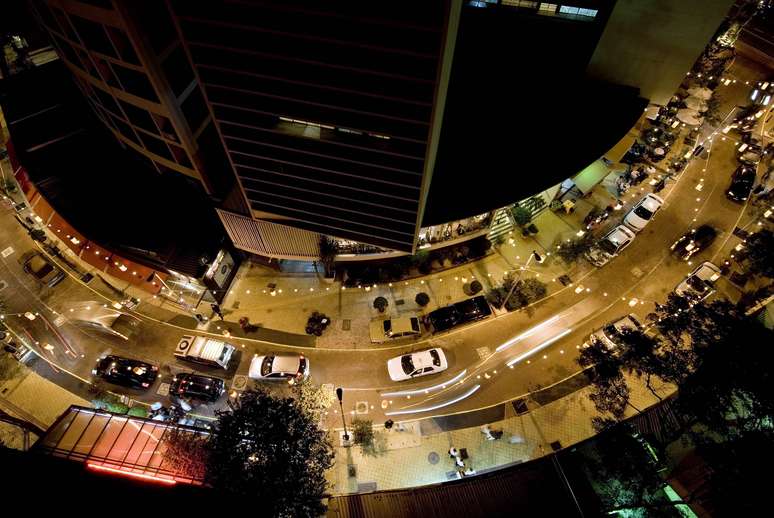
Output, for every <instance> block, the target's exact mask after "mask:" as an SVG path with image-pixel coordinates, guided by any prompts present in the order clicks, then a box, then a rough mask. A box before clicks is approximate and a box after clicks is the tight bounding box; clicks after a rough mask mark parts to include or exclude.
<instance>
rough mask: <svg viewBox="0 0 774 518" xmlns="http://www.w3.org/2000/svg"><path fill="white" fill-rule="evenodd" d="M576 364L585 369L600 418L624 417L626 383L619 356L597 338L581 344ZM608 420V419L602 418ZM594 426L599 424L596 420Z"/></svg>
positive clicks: (599, 426) (600, 424) (626, 396)
mask: <svg viewBox="0 0 774 518" xmlns="http://www.w3.org/2000/svg"><path fill="white" fill-rule="evenodd" d="M577 361H578V364H579V365H580V366H581V367H583V368H587V369H588V376H589V379H590V380H591V385H592V392H591V394H590V395H589V399H591V401H592V402H593V403H594V407H595V408H596V409H597V411H598V412H599V413H600V414H602V416H603V418H604V417H607V416H611V417H612V418H613V419H614V420H615V421H619V420H621V419H622V418H623V417H624V414H625V412H626V407H627V406H628V405H630V403H629V387H628V386H627V385H626V381H625V380H624V378H623V375H622V374H621V370H622V369H623V362H622V361H621V358H620V356H618V355H616V354H611V352H610V350H609V349H608V348H607V346H606V345H605V344H603V343H602V342H601V341H600V340H591V341H590V342H589V343H588V344H584V346H583V347H582V348H581V352H580V355H579V356H578V360H577ZM604 424H605V425H606V424H607V421H604ZM595 426H596V427H597V428H601V427H602V422H600V421H597V422H596V424H595Z"/></svg>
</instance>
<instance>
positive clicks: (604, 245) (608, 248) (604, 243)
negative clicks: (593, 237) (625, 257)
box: [599, 239, 618, 255]
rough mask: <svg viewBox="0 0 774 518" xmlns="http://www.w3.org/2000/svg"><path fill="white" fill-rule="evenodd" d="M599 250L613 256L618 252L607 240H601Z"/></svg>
mask: <svg viewBox="0 0 774 518" xmlns="http://www.w3.org/2000/svg"><path fill="white" fill-rule="evenodd" d="M599 248H601V249H602V251H603V252H605V253H607V254H610V255H613V254H615V253H616V252H617V251H618V247H617V246H616V245H615V243H613V242H612V241H610V240H609V239H603V240H602V241H600V242H599Z"/></svg>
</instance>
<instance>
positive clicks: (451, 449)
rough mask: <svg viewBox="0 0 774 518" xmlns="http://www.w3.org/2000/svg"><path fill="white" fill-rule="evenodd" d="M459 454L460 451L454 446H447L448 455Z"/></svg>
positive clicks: (455, 455) (457, 455) (452, 456)
mask: <svg viewBox="0 0 774 518" xmlns="http://www.w3.org/2000/svg"><path fill="white" fill-rule="evenodd" d="M459 455H460V452H459V451H457V448H455V447H454V446H452V447H451V448H449V457H451V458H456V457H459Z"/></svg>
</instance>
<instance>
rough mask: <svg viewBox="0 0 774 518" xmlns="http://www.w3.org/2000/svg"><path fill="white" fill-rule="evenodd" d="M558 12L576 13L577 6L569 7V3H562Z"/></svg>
mask: <svg viewBox="0 0 774 518" xmlns="http://www.w3.org/2000/svg"><path fill="white" fill-rule="evenodd" d="M559 12H560V13H564V14H578V8H577V7H571V6H569V5H563V6H561V7H560V8H559Z"/></svg>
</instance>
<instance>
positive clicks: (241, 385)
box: [231, 376, 247, 390]
mask: <svg viewBox="0 0 774 518" xmlns="http://www.w3.org/2000/svg"><path fill="white" fill-rule="evenodd" d="M231 388H232V389H233V390H244V389H246V388H247V376H234V381H232V382H231Z"/></svg>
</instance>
